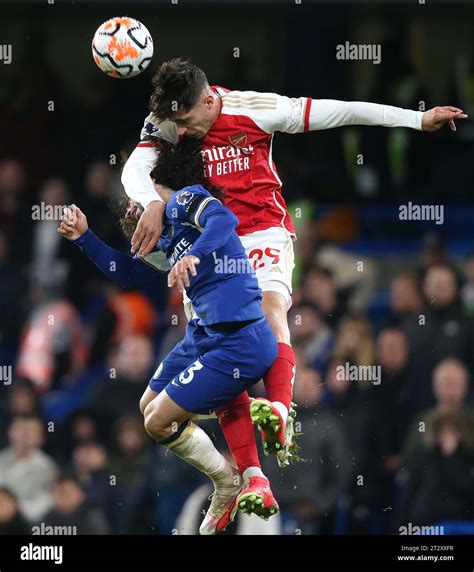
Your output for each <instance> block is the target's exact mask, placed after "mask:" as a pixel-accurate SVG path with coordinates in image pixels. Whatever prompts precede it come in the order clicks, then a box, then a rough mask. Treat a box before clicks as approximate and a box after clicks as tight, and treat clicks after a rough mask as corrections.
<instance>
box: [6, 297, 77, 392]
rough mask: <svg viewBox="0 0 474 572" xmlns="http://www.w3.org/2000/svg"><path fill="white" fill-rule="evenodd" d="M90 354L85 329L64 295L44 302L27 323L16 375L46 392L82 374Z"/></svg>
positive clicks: (35, 309) (34, 309)
mask: <svg viewBox="0 0 474 572" xmlns="http://www.w3.org/2000/svg"><path fill="white" fill-rule="evenodd" d="M87 353H88V345H87V341H86V332H85V329H84V325H83V323H82V321H81V318H80V316H79V313H78V312H77V310H76V309H75V308H74V306H73V305H72V304H71V303H70V302H68V301H67V300H66V299H61V298H58V299H54V300H51V301H43V303H40V304H38V305H37V306H35V307H34V308H33V311H32V313H31V316H30V318H29V321H28V322H27V324H26V325H25V328H24V332H23V339H22V343H21V346H20V351H19V356H18V363H17V366H16V370H17V374H18V375H20V376H22V377H26V378H28V379H30V380H31V381H32V382H33V383H34V384H35V386H36V388H37V391H38V392H40V393H46V392H47V391H49V390H50V389H53V388H54V389H58V388H59V387H60V386H61V384H62V383H63V382H66V381H70V380H72V379H74V377H75V376H77V375H79V373H80V372H81V371H82V369H83V368H84V367H85V365H86V359H87Z"/></svg>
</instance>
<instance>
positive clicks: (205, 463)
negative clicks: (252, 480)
mask: <svg viewBox="0 0 474 572" xmlns="http://www.w3.org/2000/svg"><path fill="white" fill-rule="evenodd" d="M164 447H167V448H168V449H170V451H173V453H174V454H175V455H177V456H178V457H180V458H181V459H183V461H186V463H189V464H190V465H192V466H193V467H196V469H199V470H200V471H201V472H203V473H204V474H205V475H207V476H208V477H209V478H210V479H211V480H212V481H213V482H214V485H215V487H216V489H217V488H220V489H222V488H223V487H224V488H225V487H233V486H235V485H237V484H239V481H240V477H239V475H238V473H237V471H236V470H235V469H234V467H232V465H231V464H230V463H229V462H228V461H227V459H226V458H225V457H224V456H223V455H221V453H219V451H218V450H217V449H216V448H215V447H214V443H213V442H212V441H211V439H210V438H209V436H208V435H207V433H205V431H203V430H202V429H201V427H198V426H197V425H195V424H194V423H189V425H188V426H187V427H186V429H184V431H183V432H182V433H181V435H180V436H179V437H178V438H177V439H176V440H175V441H173V442H172V443H168V444H165V445H164Z"/></svg>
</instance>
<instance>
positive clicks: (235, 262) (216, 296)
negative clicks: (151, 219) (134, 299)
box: [158, 185, 263, 326]
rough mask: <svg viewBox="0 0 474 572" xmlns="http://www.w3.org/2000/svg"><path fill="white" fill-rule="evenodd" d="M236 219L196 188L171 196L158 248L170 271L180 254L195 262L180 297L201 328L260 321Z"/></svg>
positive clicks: (255, 287) (256, 290)
mask: <svg viewBox="0 0 474 572" xmlns="http://www.w3.org/2000/svg"><path fill="white" fill-rule="evenodd" d="M237 224H238V220H237V217H236V216H235V215H234V214H233V213H232V212H231V211H230V210H229V209H228V208H227V207H225V206H224V205H222V204H221V202H220V201H219V200H217V199H216V198H215V197H213V196H212V195H211V194H210V193H209V192H208V191H207V190H206V189H205V188H204V187H202V186H201V185H193V186H190V187H186V188H184V189H182V190H180V191H177V192H175V193H174V194H173V196H172V197H171V199H170V200H169V202H168V204H167V205H166V212H165V221H164V227H163V233H162V235H161V238H160V241H159V243H158V246H159V248H160V249H161V250H163V251H164V252H165V253H166V256H167V258H168V261H169V264H170V266H173V265H174V264H175V263H176V262H177V261H178V260H180V259H181V258H182V257H183V256H186V255H194V256H197V257H198V258H199V259H200V261H201V262H200V264H199V265H198V266H196V271H197V275H196V276H191V275H190V277H189V278H190V286H189V287H188V288H186V294H187V295H188V297H189V299H190V300H191V302H192V304H193V307H194V309H195V311H196V313H197V315H198V317H199V324H201V325H203V326H206V325H212V324H217V323H221V322H240V321H245V320H252V319H257V318H260V317H262V316H263V313H262V309H261V300H262V292H261V290H260V287H259V285H258V281H257V278H256V276H255V272H254V270H253V268H252V266H251V264H250V262H249V260H248V258H247V255H246V253H245V250H244V247H243V246H242V243H241V242H240V239H239V237H238V236H237V233H236V232H235V227H236V226H237Z"/></svg>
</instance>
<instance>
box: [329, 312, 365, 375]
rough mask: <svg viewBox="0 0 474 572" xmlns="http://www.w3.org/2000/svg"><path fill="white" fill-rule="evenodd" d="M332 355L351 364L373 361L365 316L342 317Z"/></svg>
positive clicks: (363, 363)
mask: <svg viewBox="0 0 474 572" xmlns="http://www.w3.org/2000/svg"><path fill="white" fill-rule="evenodd" d="M334 356H335V357H337V358H338V359H340V360H342V361H346V362H349V363H350V364H351V365H372V364H373V363H374V342H373V339H372V332H371V327H370V324H369V322H368V321H367V320H365V318H362V317H351V316H345V317H344V318H342V320H341V321H340V323H339V326H338V329H337V333H336V343H335V347H334Z"/></svg>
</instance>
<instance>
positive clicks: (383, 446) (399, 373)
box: [368, 329, 414, 474]
mask: <svg viewBox="0 0 474 572" xmlns="http://www.w3.org/2000/svg"><path fill="white" fill-rule="evenodd" d="M376 357H377V363H378V365H379V366H380V372H381V379H380V383H379V384H377V385H372V386H371V387H370V389H369V395H368V397H369V419H370V428H369V435H370V436H371V438H370V450H371V456H372V460H373V462H374V463H375V464H376V465H379V467H378V469H377V470H376V467H374V466H372V470H373V472H374V473H386V474H393V472H394V471H395V470H396V469H397V467H398V465H399V463H400V453H401V449H402V446H403V443H404V441H405V437H406V434H407V429H408V428H409V426H410V423H411V422H412V421H413V415H414V412H413V411H412V410H411V392H412V388H411V387H410V384H409V382H410V381H411V380H409V379H408V377H407V363H408V346H407V341H406V338H405V335H404V334H403V332H402V331H401V330H397V329H386V330H383V331H382V332H380V334H379V336H378V338H377V350H376ZM393 411H396V412H397V414H396V415H393Z"/></svg>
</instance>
